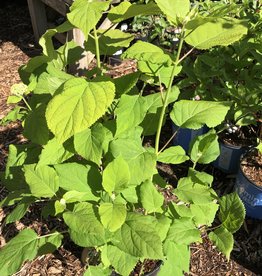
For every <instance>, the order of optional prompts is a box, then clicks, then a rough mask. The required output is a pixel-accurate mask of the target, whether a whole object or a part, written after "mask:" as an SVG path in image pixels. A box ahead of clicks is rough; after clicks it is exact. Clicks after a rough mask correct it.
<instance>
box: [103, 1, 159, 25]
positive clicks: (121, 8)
mask: <svg viewBox="0 0 262 276" xmlns="http://www.w3.org/2000/svg"><path fill="white" fill-rule="evenodd" d="M160 12H161V11H160V9H159V8H158V7H157V5H156V4H155V3H153V2H149V3H148V4H146V5H144V4H131V3H129V2H127V1H124V2H122V3H120V4H119V5H117V6H116V7H113V8H112V9H111V10H109V12H108V19H109V20H110V21H112V22H114V23H118V22H121V21H123V20H126V19H129V18H132V17H135V16H137V15H153V14H159V13H160Z"/></svg>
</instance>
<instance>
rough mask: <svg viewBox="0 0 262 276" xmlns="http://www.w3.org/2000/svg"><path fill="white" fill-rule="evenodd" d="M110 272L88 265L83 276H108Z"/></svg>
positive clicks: (106, 269) (107, 269)
mask: <svg viewBox="0 0 262 276" xmlns="http://www.w3.org/2000/svg"><path fill="white" fill-rule="evenodd" d="M111 272H112V271H111V270H110V269H109V268H104V267H102V266H93V265H89V266H88V269H87V270H86V271H85V273H84V275H83V276H108V275H110V273H111Z"/></svg>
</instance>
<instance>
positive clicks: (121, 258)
mask: <svg viewBox="0 0 262 276" xmlns="http://www.w3.org/2000/svg"><path fill="white" fill-rule="evenodd" d="M107 257H108V259H109V261H110V264H111V265H112V266H113V267H114V268H115V270H116V271H117V272H118V273H120V274H121V275H123V276H129V275H130V273H131V272H132V270H133V269H134V267H135V265H136V263H137V262H138V260H139V258H138V257H134V256H131V255H130V254H127V253H125V252H124V251H122V250H120V249H118V248H117V247H116V246H112V245H108V246H107Z"/></svg>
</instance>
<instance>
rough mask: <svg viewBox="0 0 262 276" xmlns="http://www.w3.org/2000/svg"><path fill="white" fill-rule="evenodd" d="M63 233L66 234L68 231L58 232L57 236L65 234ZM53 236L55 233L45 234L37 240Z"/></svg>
mask: <svg viewBox="0 0 262 276" xmlns="http://www.w3.org/2000/svg"><path fill="white" fill-rule="evenodd" d="M65 233H68V231H62V232H59V234H65ZM54 235H57V232H55V233H50V234H46V235H43V236H39V237H38V239H41V238H45V237H50V236H54Z"/></svg>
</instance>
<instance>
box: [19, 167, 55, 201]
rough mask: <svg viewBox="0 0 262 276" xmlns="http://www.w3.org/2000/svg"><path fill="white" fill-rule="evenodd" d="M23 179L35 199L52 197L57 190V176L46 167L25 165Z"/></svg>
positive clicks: (51, 169)
mask: <svg viewBox="0 0 262 276" xmlns="http://www.w3.org/2000/svg"><path fill="white" fill-rule="evenodd" d="M24 171H25V179H26V182H27V184H28V185H29V187H30V190H31V193H32V195H34V196H36V197H53V196H54V195H55V194H56V192H57V190H58V188H59V184H58V176H57V174H56V172H55V170H54V169H53V168H51V167H48V166H41V167H36V165H35V164H32V165H25V166H24Z"/></svg>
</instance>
